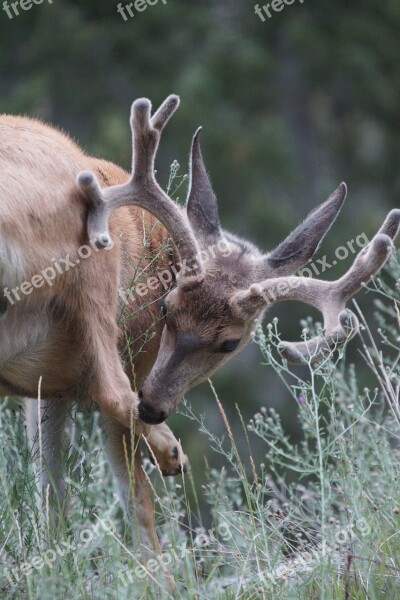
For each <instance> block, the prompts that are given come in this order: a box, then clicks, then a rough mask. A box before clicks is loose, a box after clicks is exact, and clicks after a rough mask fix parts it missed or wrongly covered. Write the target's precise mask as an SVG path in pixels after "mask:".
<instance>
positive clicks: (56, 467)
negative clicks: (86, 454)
mask: <svg viewBox="0 0 400 600" xmlns="http://www.w3.org/2000/svg"><path fill="white" fill-rule="evenodd" d="M38 403H39V401H38V400H34V399H32V398H24V401H23V406H24V414H25V419H26V424H27V437H28V444H29V447H30V450H31V452H32V455H33V456H34V460H35V471H36V473H37V477H38V479H39V481H40V487H41V491H42V492H43V496H42V497H43V500H42V502H43V504H44V503H45V502H47V498H48V499H49V505H50V508H51V510H52V516H53V518H54V519H55V520H56V522H57V521H58V515H60V514H62V515H65V514H66V512H67V510H68V502H67V500H66V497H65V491H66V485H65V480H64V457H65V453H66V452H67V448H66V439H65V435H64V430H65V426H66V424H67V421H68V417H69V414H70V409H71V407H70V404H69V403H68V402H66V401H65V400H59V399H53V400H43V399H42V400H41V401H40V430H39V412H38Z"/></svg>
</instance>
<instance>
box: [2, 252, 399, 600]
mask: <svg viewBox="0 0 400 600" xmlns="http://www.w3.org/2000/svg"><path fill="white" fill-rule="evenodd" d="M399 282H400V265H399V263H398V262H397V260H396V259H395V258H393V259H392V260H391V264H390V267H389V268H388V269H387V271H386V272H385V273H384V274H383V276H382V277H381V278H379V279H376V280H375V281H374V282H372V283H371V284H370V285H369V286H368V288H367V289H366V292H368V293H367V299H368V300H369V303H370V304H372V303H374V308H375V314H374V317H373V318H372V319H371V318H370V319H369V323H367V321H366V320H365V319H364V317H363V315H362V313H361V311H360V310H359V308H358V305H357V304H355V305H354V310H356V311H357V312H358V316H359V317H360V321H361V323H362V327H361V331H360V334H359V335H358V336H357V337H356V338H355V340H354V341H353V342H352V344H353V345H357V347H358V350H359V354H360V361H359V363H358V364H359V366H358V367H355V366H354V365H353V364H347V363H346V357H345V353H346V349H342V350H340V351H338V352H336V353H335V354H330V355H329V356H326V357H325V359H324V360H323V361H322V362H320V363H319V364H318V365H314V366H312V365H311V364H306V365H304V366H303V367H302V368H300V369H299V368H297V369H296V370H292V369H291V368H290V367H289V366H288V365H287V363H286V362H285V361H282V360H281V359H280V358H278V353H277V351H276V347H277V345H278V343H279V341H280V329H279V323H278V322H277V321H276V320H274V321H273V322H272V323H270V324H268V325H267V326H266V327H264V329H263V328H262V327H261V325H260V326H259V327H258V328H257V330H256V332H255V335H254V342H255V343H256V344H257V345H258V346H259V349H260V352H261V357H262V362H263V363H264V364H265V366H266V367H267V368H272V369H273V370H274V371H275V373H276V374H277V376H278V377H279V378H280V379H281V381H282V385H283V386H285V388H286V390H287V394H288V395H290V397H291V401H292V407H293V411H296V413H297V417H298V418H297V420H298V437H297V438H296V440H294V439H292V438H291V437H290V436H289V435H288V433H287V432H286V431H285V429H284V427H283V425H282V422H281V418H280V415H279V414H278V412H277V411H276V410H274V409H272V408H268V407H260V410H259V411H258V412H257V414H255V415H254V417H253V419H251V420H250V422H249V423H247V424H246V423H245V422H244V420H243V418H242V415H241V412H240V399H238V402H237V404H238V406H237V407H236V409H237V419H238V421H239V422H241V423H242V436H243V439H245V440H246V444H247V447H248V452H246V453H243V450H242V451H241V452H240V451H239V449H238V446H239V445H238V440H237V439H235V437H234V435H233V432H232V427H231V424H230V423H229V421H228V419H227V417H226V414H225V411H224V408H223V398H221V399H219V398H218V394H217V391H216V389H215V387H214V385H213V383H212V382H210V391H211V393H212V394H213V397H214V398H215V402H216V406H217V409H218V411H219V414H220V417H221V419H222V422H223V423H224V427H225V430H226V433H225V435H224V436H222V437H219V436H217V435H215V434H213V433H212V432H211V431H210V429H211V427H210V423H209V420H208V418H207V415H202V416H199V415H198V414H197V413H196V412H195V411H194V410H193V409H192V407H191V406H190V404H189V403H188V402H187V401H185V402H183V404H182V406H181V409H180V412H181V414H182V415H184V417H182V418H185V419H187V425H188V427H191V429H192V430H193V432H194V431H195V430H196V429H197V430H198V431H199V433H198V435H204V436H206V438H207V441H208V447H209V452H208V456H207V459H208V461H209V463H212V461H213V453H215V454H217V455H218V457H219V461H220V462H221V460H222V462H223V467H222V468H220V469H215V468H209V469H208V473H207V476H208V481H207V484H206V485H205V486H204V487H203V488H202V489H201V490H199V489H197V486H196V481H195V480H196V473H189V474H187V475H185V476H183V477H182V479H180V480H178V481H174V480H170V479H169V480H167V479H162V478H161V476H160V475H159V474H158V473H157V468H153V467H151V466H150V465H149V464H148V463H147V462H146V461H145V463H146V469H147V472H148V479H149V483H150V485H151V486H152V487H153V490H154V496H155V505H156V511H157V522H158V527H159V533H160V537H161V541H162V546H163V555H162V557H161V559H158V558H156V557H153V558H152V559H150V560H143V559H142V558H141V556H140V555H139V553H138V551H137V550H136V549H135V546H134V545H133V544H132V539H131V537H132V536H131V534H130V531H129V529H127V528H126V527H124V526H123V524H122V523H123V520H122V515H121V511H120V508H119V504H118V499H117V496H116V491H115V487H114V483H113V481H112V478H111V475H110V470H109V468H108V465H107V464H106V462H105V459H104V458H103V455H102V453H101V435H100V432H99V427H98V424H97V417H96V415H95V414H94V415H92V416H91V419H90V426H88V423H87V422H88V420H89V417H88V415H87V414H83V413H80V412H78V413H77V415H76V417H75V429H76V430H77V431H78V435H75V436H73V437H72V436H71V439H70V444H69V452H68V456H67V457H66V458H67V464H68V473H69V477H68V480H67V482H68V490H67V492H68V494H69V497H70V504H71V510H70V513H69V515H68V516H67V517H66V519H65V520H63V519H61V518H60V523H59V525H58V527H57V528H54V526H52V524H51V523H50V515H49V511H48V510H46V498H43V497H42V498H39V497H38V492H37V474H36V472H35V470H34V468H33V466H32V456H31V453H30V452H29V451H28V450H27V449H26V445H25V443H24V440H25V437H26V436H25V431H24V423H23V421H22V418H21V417H20V415H19V413H18V411H16V410H14V409H12V408H10V406H11V405H10V402H9V401H8V400H7V399H6V400H4V402H3V405H2V407H1V410H0V513H1V520H0V539H1V542H0V560H1V565H0V588H1V594H2V597H4V598H9V599H25V598H27V599H38V600H39V599H41V600H47V599H49V600H50V599H51V600H54V599H55V600H58V599H61V598H63V599H64V598H68V599H71V600H72V599H75V598H76V599H78V598H79V599H80V598H84V599H86V598H88V599H89V598H95V599H102V598H107V599H108V598H117V599H122V600H124V599H132V598H182V599H185V600H186V599H214V598H218V599H223V600H225V599H226V600H228V599H236V598H237V599H239V598H242V599H246V600H248V599H253V598H254V599H258V598H266V599H270V598H271V599H275V598H277V599H278V598H279V599H282V600H285V599H287V600H293V599H307V600H308V599H324V600H328V599H332V600H336V599H340V598H343V599H344V600H346V599H350V598H351V599H360V600H361V599H362V600H364V599H365V598H367V599H370V600H375V599H383V598H389V599H392V598H393V599H395V598H398V597H399V595H400V589H399V574H400V530H399V525H400V486H399V468H398V465H399V458H400V452H399V440H400V408H399V389H400V371H399V361H400V333H399V321H400V316H399V314H400V313H399V301H400V297H399V293H398V285H399ZM302 326H303V329H304V335H305V336H308V335H313V334H314V333H315V332H316V330H317V329H318V327H319V324H318V323H314V322H313V321H312V320H311V319H307V320H306V321H304V322H303V323H302ZM366 382H368V383H366ZM265 403H266V404H268V390H266V393H265ZM236 435H237V434H236ZM255 438H258V439H259V441H261V443H262V447H263V449H264V451H263V456H262V457H261V458H257V459H256V458H255V457H254V456H253V455H252V451H251V446H252V441H253V440H255ZM240 447H241V448H243V444H240ZM186 451H187V452H188V453H189V455H190V447H189V448H186ZM151 470H153V472H151ZM200 495H201V496H203V498H200V497H199V496H200ZM204 500H205V501H206V503H207V505H208V507H209V508H208V517H209V523H210V524H207V526H203V520H202V514H201V512H200V509H199V508H198V507H199V504H200V503H202V504H204ZM200 501H201V502H200ZM50 551H53V552H54V554H55V558H54V560H50V559H49V560H47V561H43V560H42V562H43V564H41V566H40V567H39V565H40V559H41V558H42V559H43V557H46V556H49V557H53V555H52V554H51V552H50ZM46 553H47V554H46ZM166 575H169V576H172V578H173V579H174V581H175V589H174V591H173V592H169V591H168V589H167V586H166Z"/></svg>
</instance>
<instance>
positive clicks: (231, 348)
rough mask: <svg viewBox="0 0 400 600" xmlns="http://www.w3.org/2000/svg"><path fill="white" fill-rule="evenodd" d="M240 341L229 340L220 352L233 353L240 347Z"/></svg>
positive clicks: (220, 348)
mask: <svg viewBox="0 0 400 600" xmlns="http://www.w3.org/2000/svg"><path fill="white" fill-rule="evenodd" d="M239 344H240V340H227V341H226V342H224V343H223V344H221V346H220V347H219V349H218V352H233V351H234V350H236V348H237V347H238V346H239Z"/></svg>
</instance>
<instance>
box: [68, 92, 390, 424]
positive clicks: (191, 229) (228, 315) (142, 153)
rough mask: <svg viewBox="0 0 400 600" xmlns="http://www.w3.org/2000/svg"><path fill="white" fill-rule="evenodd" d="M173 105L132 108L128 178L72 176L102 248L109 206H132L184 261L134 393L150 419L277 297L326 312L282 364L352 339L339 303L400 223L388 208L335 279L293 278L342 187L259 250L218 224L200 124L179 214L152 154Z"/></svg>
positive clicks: (333, 211)
mask: <svg viewBox="0 0 400 600" xmlns="http://www.w3.org/2000/svg"><path fill="white" fill-rule="evenodd" d="M177 106H178V99H177V97H176V96H170V97H169V98H168V99H167V100H166V101H165V102H164V104H163V105H162V106H161V108H160V109H159V110H158V111H157V112H156V114H155V115H154V116H153V117H152V118H150V102H149V101H148V100H138V101H136V102H135V103H134V104H133V110H132V120H131V126H132V131H133V140H134V141H133V147H134V160H133V163H134V165H133V175H132V179H131V181H130V182H128V184H126V185H123V186H114V187H112V188H108V189H107V190H101V189H100V186H99V185H98V183H97V181H96V179H95V177H94V176H93V175H91V174H87V173H85V174H82V175H81V176H80V177H79V184H80V186H81V188H82V189H83V190H84V191H85V193H86V196H87V197H88V199H89V201H90V206H91V212H90V216H89V222H88V226H89V236H90V237H91V238H96V239H97V240H98V243H99V245H100V246H106V245H107V244H108V243H109V241H110V238H109V234H108V217H109V215H110V214H111V211H112V210H114V209H115V208H117V207H118V206H121V205H123V204H137V205H139V206H142V207H143V208H145V209H147V210H149V211H150V212H152V213H153V214H154V215H155V216H156V217H157V218H158V219H159V220H160V221H161V222H162V223H163V224H164V225H165V227H166V229H167V230H168V231H169V232H170V234H171V237H172V239H173V240H174V242H175V244H176V247H177V248H178V251H179V253H180V256H181V264H184V265H185V267H183V268H182V269H181V271H180V273H179V277H178V280H177V285H176V287H175V288H174V289H173V290H171V291H170V292H169V293H167V294H166V296H165V297H164V298H162V300H161V311H162V315H163V318H164V321H165V324H164V328H163V332H162V336H161V342H160V347H159V351H158V355H157V358H156V360H155V363H154V365H153V368H152V370H151V372H150V374H149V375H148V377H147V379H146V380H145V382H144V384H143V386H142V389H141V390H140V391H139V398H140V404H139V415H140V418H141V419H142V420H143V421H145V422H146V423H152V424H155V423H160V422H162V421H164V420H165V419H166V418H167V417H168V416H169V415H170V414H171V413H172V411H173V410H174V409H175V407H176V405H177V404H178V402H179V401H180V399H181V398H182V396H183V395H184V394H185V393H186V392H187V391H188V390H189V389H190V388H192V387H193V386H195V385H197V384H198V383H200V382H202V381H204V380H205V379H207V378H208V377H210V375H211V374H212V373H213V372H214V371H215V370H216V369H218V368H219V367H220V366H221V365H222V364H224V363H225V362H226V361H228V360H229V359H230V358H232V357H233V356H234V355H235V354H237V353H238V352H239V351H240V350H241V349H242V348H243V347H244V346H245V345H246V344H247V343H248V341H249V340H250V338H251V334H252V332H253V330H254V327H255V324H256V322H257V320H258V319H259V318H260V317H261V316H262V315H263V313H264V311H265V309H266V308H267V307H268V306H269V305H270V304H273V303H274V302H278V301H282V300H299V301H302V302H306V303H308V304H311V305H313V306H315V307H316V308H317V309H319V310H320V311H321V312H322V314H323V317H324V328H325V331H324V334H321V335H319V336H317V337H316V338H313V339H311V340H308V341H303V342H297V343H288V342H283V343H282V344H281V347H280V351H281V353H282V355H283V356H284V358H286V359H287V360H288V361H291V362H297V363H301V362H303V361H312V362H315V361H318V360H320V359H321V358H322V357H323V356H324V353H325V352H326V351H329V352H330V351H331V350H333V349H335V348H336V347H338V346H339V345H341V344H343V343H344V342H345V341H346V340H347V339H350V338H351V337H353V336H354V335H355V334H356V332H357V328H358V322H357V319H356V317H355V315H353V314H352V313H351V312H350V311H348V310H346V301H347V300H348V299H349V298H350V297H351V296H352V295H353V294H355V293H356V292H357V291H358V290H359V289H360V287H361V286H362V284H363V283H365V282H367V281H368V280H369V279H370V278H371V277H372V276H373V275H374V274H376V272H377V271H378V270H379V269H380V268H381V267H382V266H383V264H384V263H385V262H386V260H387V259H388V256H389V254H390V252H391V249H392V246H393V244H392V240H393V239H394V238H395V237H396V235H397V233H398V229H399V226H400V210H393V211H391V212H390V213H389V215H388V217H387V219H386V221H385V222H384V224H383V226H382V227H381V229H380V230H379V232H378V233H377V234H376V236H375V237H374V238H373V239H372V241H371V242H370V243H369V244H368V246H366V247H365V248H363V250H362V251H361V253H360V254H359V255H358V257H357V258H356V260H355V262H354V264H353V266H352V267H351V268H350V270H349V271H348V272H347V273H346V274H345V275H344V276H343V277H342V278H341V279H339V280H338V281H333V282H328V281H320V280H315V279H311V278H304V277H293V276H292V274H293V273H295V272H296V271H298V270H299V269H300V268H301V267H302V266H304V264H305V263H306V262H307V261H308V260H309V259H310V258H311V257H312V256H313V254H314V253H315V251H316V250H317V249H318V247H319V245H320V243H321V241H322V239H323V237H324V236H325V234H326V233H327V231H328V230H329V229H330V227H331V225H332V224H333V222H334V221H335V219H336V217H337V215H338V213H339V211H340V209H341V207H342V205H343V203H344V200H345V197H346V186H345V184H341V185H340V186H339V188H338V189H337V190H336V191H335V192H334V193H333V194H332V195H331V196H330V197H329V198H328V200H327V201H326V202H325V203H323V204H322V205H321V206H319V207H318V208H317V209H315V210H314V211H313V212H311V213H310V214H309V215H308V216H307V217H306V219H305V220H304V222H303V223H301V224H300V225H299V226H298V227H297V228H296V229H295V230H294V231H293V232H292V233H291V234H290V235H289V236H288V237H287V238H286V239H285V240H284V241H283V242H282V243H281V244H280V245H279V246H278V247H277V248H276V249H275V250H273V251H272V252H270V253H267V254H265V253H263V252H262V251H261V250H259V249H258V248H256V247H255V246H254V245H253V244H251V243H249V242H247V241H244V240H241V239H239V238H238V237H236V236H234V235H232V234H230V233H227V232H226V231H224V230H223V229H222V228H221V226H220V221H219V216H218V206H217V201H216V197H215V195H214V193H213V190H212V186H211V183H210V180H209V177H208V175H207V171H206V168H205V166H204V162H203V158H202V153H201V148H200V130H198V131H197V132H196V134H195V136H194V138H193V142H192V147H191V152H190V175H191V179H190V188H189V194H188V199H187V204H186V207H187V208H186V211H184V210H180V209H179V208H178V207H177V205H176V204H175V203H174V202H173V201H172V200H170V198H168V196H166V194H165V193H164V192H163V191H162V190H161V188H160V187H159V186H158V184H157V183H156V182H155V179H154V156H155V153H156V150H157V147H158V142H159V137H160V132H161V131H162V129H163V127H164V125H165V124H166V122H167V121H168V119H169V117H170V116H171V114H172V113H173V112H174V110H175V109H176V108H177ZM182 258H183V259H184V263H182ZM189 271H190V274H188V272H189ZM193 273H195V275H193Z"/></svg>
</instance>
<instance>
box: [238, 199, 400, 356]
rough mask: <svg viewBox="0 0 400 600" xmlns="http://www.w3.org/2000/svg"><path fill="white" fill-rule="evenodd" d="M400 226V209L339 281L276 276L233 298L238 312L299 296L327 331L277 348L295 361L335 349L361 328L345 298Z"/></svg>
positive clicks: (368, 274) (385, 253) (377, 265)
mask: <svg viewBox="0 0 400 600" xmlns="http://www.w3.org/2000/svg"><path fill="white" fill-rule="evenodd" d="M399 227H400V210H393V211H391V213H390V214H389V215H388V217H387V219H386V220H385V222H384V224H383V226H382V227H381V229H380V230H379V232H378V233H377V234H376V235H375V237H374V238H373V239H372V240H371V242H370V243H369V244H368V245H367V246H366V247H365V248H363V249H362V251H361V252H360V254H359V255H358V256H357V258H356V260H355V261H354V263H353V265H352V266H351V267H350V269H349V270H348V272H347V273H345V275H343V277H341V278H340V279H338V280H337V281H321V280H315V279H312V278H307V277H293V276H291V277H277V278H274V279H267V280H266V281H264V282H263V283H261V284H254V285H252V286H251V287H250V289H249V290H248V291H246V292H238V293H237V295H236V298H235V300H234V308H235V309H236V312H237V313H240V312H243V311H245V312H249V311H254V310H257V308H260V307H262V306H263V305H266V304H267V305H268V304H273V303H274V302H279V301H283V300H299V301H301V302H305V303H307V304H310V305H311V306H314V307H315V308H317V309H318V310H320V311H321V312H322V315H323V320H324V329H325V335H322V334H321V335H318V336H316V337H314V338H312V339H310V340H306V341H304V342H281V343H280V345H279V347H278V350H279V352H280V353H281V355H282V356H283V357H284V358H286V359H287V360H288V361H289V362H292V363H295V364H296V363H297V364H299V363H303V362H309V361H311V362H317V361H319V360H320V359H321V358H323V356H324V353H325V351H329V352H330V351H332V350H334V349H335V348H337V347H338V346H340V345H342V344H343V343H344V342H345V341H346V340H348V339H351V338H352V337H354V335H355V334H356V333H357V331H358V327H359V323H358V320H357V318H356V316H355V315H354V314H353V313H352V312H351V311H350V310H348V309H346V302H347V300H349V299H350V298H351V297H352V296H353V295H354V294H355V293H356V292H358V290H359V289H360V288H361V287H362V285H363V284H365V283H366V282H367V281H369V280H370V279H371V278H372V277H373V276H374V275H375V274H376V273H377V272H378V271H379V270H380V269H381V268H382V266H383V265H384V264H385V262H386V261H387V259H388V257H389V255H390V253H391V250H392V248H393V243H392V239H394V238H395V236H396V235H397V232H398V230H399Z"/></svg>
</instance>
